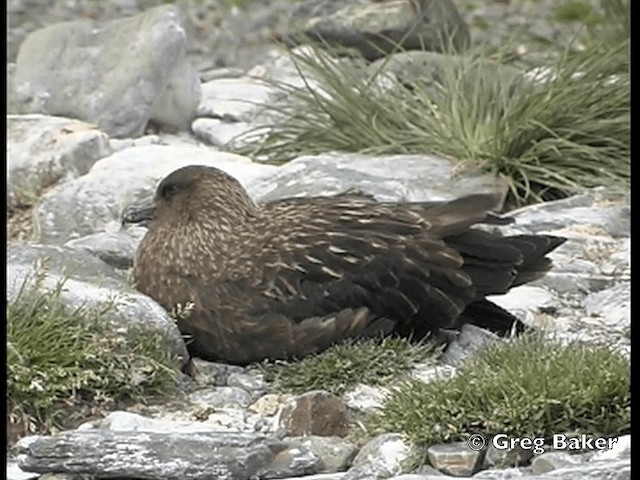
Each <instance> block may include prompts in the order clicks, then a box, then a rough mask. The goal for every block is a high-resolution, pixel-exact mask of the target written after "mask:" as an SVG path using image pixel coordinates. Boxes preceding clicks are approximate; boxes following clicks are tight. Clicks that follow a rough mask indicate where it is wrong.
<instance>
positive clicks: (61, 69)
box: [10, 5, 201, 137]
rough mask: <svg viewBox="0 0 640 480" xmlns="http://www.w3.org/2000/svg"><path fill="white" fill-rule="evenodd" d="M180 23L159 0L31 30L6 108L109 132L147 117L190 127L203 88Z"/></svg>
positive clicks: (121, 131)
mask: <svg viewBox="0 0 640 480" xmlns="http://www.w3.org/2000/svg"><path fill="white" fill-rule="evenodd" d="M183 23H184V20H183V18H182V15H181V13H180V11H179V10H178V9H177V8H176V7H174V6H171V5H164V6H160V7H156V8H153V9H150V10H147V11H146V12H144V13H141V14H139V15H135V16H132V17H126V18H122V19H119V20H112V21H110V22H106V23H93V22H89V21H76V22H64V23H57V24H54V25H51V26H49V27H46V28H43V29H41V30H37V31H35V32H33V33H32V34H30V35H29V36H28V37H27V38H26V39H25V41H24V43H23V44H22V46H21V48H20V52H19V53H18V58H17V60H16V69H15V73H14V75H13V77H12V92H11V99H10V109H11V111H15V112H16V113H48V114H51V115H61V116H68V117H73V118H78V119H82V120H85V121H88V122H91V123H94V124H96V125H98V127H100V129H101V130H103V131H104V132H106V133H107V134H109V135H111V136H114V137H127V136H133V137H135V136H139V135H141V134H142V133H143V132H144V128H145V126H146V125H147V122H148V121H149V120H154V121H156V122H158V123H160V124H163V125H168V126H170V127H174V128H178V129H188V128H189V126H190V123H191V120H192V119H193V118H194V116H195V113H196V110H197V108H198V104H199V101H200V95H201V90H200V82H199V79H198V76H197V74H196V72H195V70H194V69H193V67H191V65H190V64H189V63H188V61H187V58H186V53H187V41H186V34H185V31H184V26H183Z"/></svg>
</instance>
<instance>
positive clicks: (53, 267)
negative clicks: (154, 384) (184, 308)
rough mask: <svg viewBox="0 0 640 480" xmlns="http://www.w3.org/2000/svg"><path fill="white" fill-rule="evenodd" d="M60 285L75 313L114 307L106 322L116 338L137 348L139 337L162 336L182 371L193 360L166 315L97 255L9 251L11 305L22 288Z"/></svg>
mask: <svg viewBox="0 0 640 480" xmlns="http://www.w3.org/2000/svg"><path fill="white" fill-rule="evenodd" d="M36 278H37V279H38V282H37V283H35V284H34V281H35V279H36ZM61 283H62V284H63V285H64V287H65V288H63V289H62V290H61V293H60V297H59V298H60V301H61V302H62V304H63V305H64V306H65V307H66V308H68V309H69V310H70V311H74V310H76V309H79V308H87V309H91V308H101V307H104V306H105V305H111V308H109V309H108V310H107V311H106V312H105V313H104V315H103V317H102V318H103V320H104V321H105V324H106V325H109V326H110V329H111V331H112V332H113V333H114V334H119V335H122V336H123V337H124V338H125V339H126V340H127V341H129V342H132V343H134V344H135V343H137V341H138V340H137V339H138V336H139V335H143V334H144V335H150V334H160V335H161V337H162V338H163V339H164V342H165V343H166V345H167V348H168V349H169V351H170V353H171V355H172V357H173V358H174V359H175V360H176V364H177V365H176V366H177V367H182V366H183V365H184V364H185V362H186V361H187V360H188V359H189V354H188V353H187V350H186V346H185V344H184V340H183V338H182V335H181V334H180V331H179V330H178V328H177V326H176V324H175V322H174V321H173V319H172V318H171V317H170V316H169V315H168V314H167V312H166V311H165V310H164V309H163V308H162V307H161V306H160V305H159V304H157V303H156V302H155V301H153V300H152V299H151V298H149V297H147V296H146V295H142V294H141V293H139V292H137V291H136V290H134V289H133V288H132V287H131V286H130V285H128V284H127V282H126V278H125V277H123V276H122V274H118V273H117V272H116V271H115V270H114V269H113V268H112V267H110V266H108V265H107V264H106V263H104V262H102V261H101V260H100V259H98V258H97V257H94V256H93V255H91V254H89V253H87V252H83V251H81V250H76V249H72V248H69V247H54V246H45V245H33V246H32V245H13V246H10V247H9V249H8V250H7V301H13V300H15V299H16V298H17V297H18V295H19V293H20V291H21V289H22V287H23V285H24V286H26V288H27V289H29V288H30V286H34V285H37V286H36V289H37V292H41V293H45V292H50V291H52V290H53V289H55V288H57V287H58V286H59V285H60V284H61Z"/></svg>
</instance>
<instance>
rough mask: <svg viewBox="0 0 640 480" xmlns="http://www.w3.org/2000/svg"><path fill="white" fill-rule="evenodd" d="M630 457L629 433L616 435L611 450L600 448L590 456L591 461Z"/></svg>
mask: <svg viewBox="0 0 640 480" xmlns="http://www.w3.org/2000/svg"><path fill="white" fill-rule="evenodd" d="M630 457H631V435H622V436H620V437H618V439H617V441H616V443H614V444H613V447H612V448H611V450H601V451H599V452H596V453H595V454H594V455H593V457H591V461H592V462H597V461H601V460H624V459H628V458H630Z"/></svg>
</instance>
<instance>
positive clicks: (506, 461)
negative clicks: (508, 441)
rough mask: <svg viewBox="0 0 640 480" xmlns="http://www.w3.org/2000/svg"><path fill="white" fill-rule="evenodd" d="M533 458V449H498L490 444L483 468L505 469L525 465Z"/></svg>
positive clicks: (517, 447)
mask: <svg viewBox="0 0 640 480" xmlns="http://www.w3.org/2000/svg"><path fill="white" fill-rule="evenodd" d="M532 456H533V451H532V449H528V450H526V449H523V448H521V447H520V446H519V445H516V447H515V448H507V449H498V448H496V447H495V445H494V444H493V443H492V442H489V444H488V446H487V449H486V451H485V454H484V459H483V462H482V466H483V468H492V467H494V468H505V467H514V466H518V465H523V464H526V463H527V462H529V460H530V459H531V457H532Z"/></svg>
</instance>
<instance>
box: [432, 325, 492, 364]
mask: <svg viewBox="0 0 640 480" xmlns="http://www.w3.org/2000/svg"><path fill="white" fill-rule="evenodd" d="M499 341H500V337H498V336H497V335H496V334H495V333H492V332H490V331H489V330H485V329H484V328H480V327H477V326H475V325H472V324H470V323H466V324H464V325H463V326H462V328H461V329H460V334H459V335H458V336H457V337H456V339H455V340H454V341H453V342H451V343H450V344H449V346H448V347H447V349H446V351H445V352H444V353H443V354H442V356H441V357H440V361H441V362H442V363H444V364H445V365H451V366H453V367H459V366H460V365H461V364H462V363H464V361H465V359H467V358H468V357H469V356H470V355H473V354H474V353H475V352H478V351H479V350H481V349H482V348H484V347H486V346H488V345H492V344H494V343H496V342H499Z"/></svg>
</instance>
